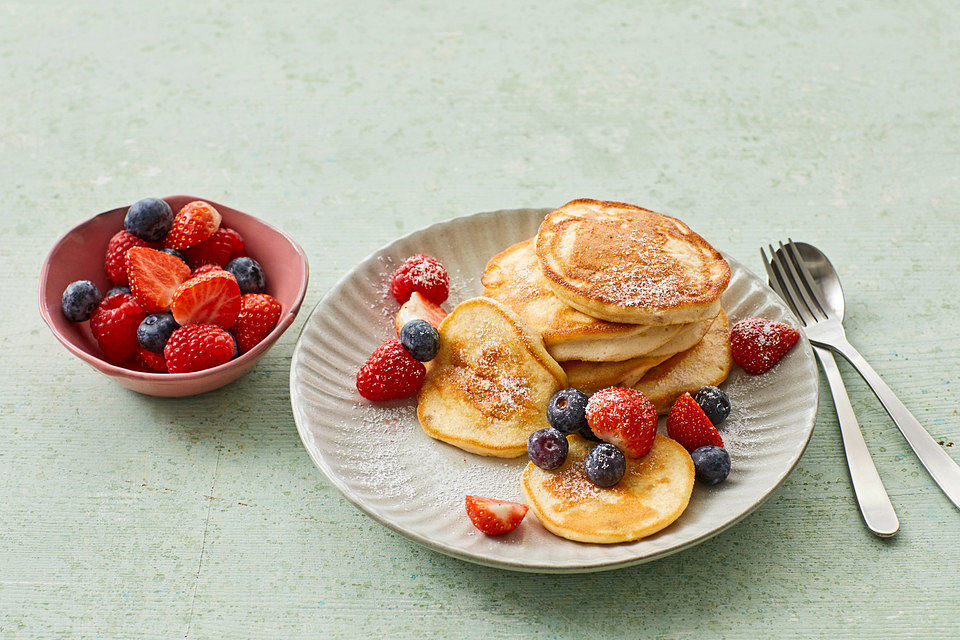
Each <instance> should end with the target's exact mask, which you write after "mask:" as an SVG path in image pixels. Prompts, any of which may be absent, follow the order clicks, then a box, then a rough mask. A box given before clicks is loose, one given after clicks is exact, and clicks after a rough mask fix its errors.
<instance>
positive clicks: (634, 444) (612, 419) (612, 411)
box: [587, 387, 657, 458]
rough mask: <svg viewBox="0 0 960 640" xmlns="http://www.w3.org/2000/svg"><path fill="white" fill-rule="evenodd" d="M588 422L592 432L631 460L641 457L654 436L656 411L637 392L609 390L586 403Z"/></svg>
mask: <svg viewBox="0 0 960 640" xmlns="http://www.w3.org/2000/svg"><path fill="white" fill-rule="evenodd" d="M587 423H588V424H589V425H590V429H591V430H592V431H593V433H594V434H595V435H596V436H597V437H598V438H600V439H601V440H603V441H604V442H608V443H610V444H612V445H614V446H616V447H617V448H619V449H620V450H621V451H623V453H624V455H626V456H628V457H630V458H642V457H643V456H645V455H647V454H648V453H650V449H652V448H653V441H654V438H656V436H657V410H656V408H654V406H653V403H651V402H650V401H649V400H648V399H647V396H645V395H643V394H642V393H640V392H639V391H637V390H636V389H625V388H622V387H610V388H608V389H603V390H601V391H598V392H596V393H595V394H593V396H591V398H590V400H589V402H587Z"/></svg>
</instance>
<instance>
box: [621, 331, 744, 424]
mask: <svg viewBox="0 0 960 640" xmlns="http://www.w3.org/2000/svg"><path fill="white" fill-rule="evenodd" d="M732 366H733V356H732V355H731V354H730V330H729V328H728V327H727V314H725V313H723V312H721V313H720V315H718V316H717V318H716V319H715V320H714V321H713V324H711V325H710V329H709V330H708V331H707V334H706V335H705V336H703V340H701V341H700V342H699V343H697V345H696V346H694V347H693V348H692V349H688V350H686V351H684V352H683V353H678V354H677V355H675V356H673V357H672V358H670V359H669V360H666V361H665V362H663V363H661V364H659V365H657V366H655V367H654V368H652V369H650V370H649V371H648V372H647V373H646V374H644V376H643V377H642V378H640V381H639V382H638V383H637V384H635V385H633V388H634V389H637V390H638V391H642V392H643V395H645V396H647V398H648V399H649V400H650V402H652V403H653V406H655V407H656V408H657V413H659V414H661V415H662V414H664V413H667V412H669V411H670V406H671V405H672V404H673V401H674V400H676V399H677V398H679V397H680V396H681V395H683V394H684V393H685V392H687V391H689V392H690V393H693V392H695V391H696V390H697V389H699V388H700V387H705V386H707V385H718V384H720V383H721V382H723V381H724V380H726V379H727V376H728V375H730V368H731V367H732Z"/></svg>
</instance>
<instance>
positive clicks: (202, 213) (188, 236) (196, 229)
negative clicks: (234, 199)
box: [164, 200, 221, 249]
mask: <svg viewBox="0 0 960 640" xmlns="http://www.w3.org/2000/svg"><path fill="white" fill-rule="evenodd" d="M220 219H221V217H220V212H219V211H217V210H216V209H214V208H213V207H212V206H211V205H210V204H208V203H206V202H203V201H202V200H197V201H195V202H190V203H187V204H185V205H184V206H183V208H182V209H180V211H179V212H177V215H176V216H175V217H174V219H173V226H172V227H170V232H169V233H168V234H167V237H166V240H164V244H165V245H166V246H167V247H170V248H172V249H188V248H190V247H195V246H197V245H198V244H200V243H201V242H203V241H204V240H206V239H208V238H210V237H212V236H213V234H214V233H216V232H217V229H218V228H220Z"/></svg>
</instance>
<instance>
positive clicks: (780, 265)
mask: <svg viewBox="0 0 960 640" xmlns="http://www.w3.org/2000/svg"><path fill="white" fill-rule="evenodd" d="M767 248H768V249H770V255H771V258H772V259H771V264H772V265H773V270H774V271H775V272H776V273H777V275H778V276H779V277H780V282H781V284H783V286H784V292H785V293H786V294H787V296H786V297H787V299H789V300H790V301H791V302H792V303H793V305H792V306H793V309H794V311H795V312H796V313H797V317H799V318H800V321H801V322H802V323H803V324H804V325H806V324H808V323H810V322H816V321H817V318H816V316H814V315H813V313H812V312H811V311H810V308H809V307H807V305H806V302H805V301H804V300H803V298H802V297H801V296H800V294H799V293H798V291H797V290H796V288H794V283H793V280H792V277H791V274H790V272H789V271H788V270H787V266H786V265H785V264H784V262H785V261H786V260H785V258H784V257H783V255H782V254H779V253H777V252H776V251H775V250H774V248H773V245H769V244H768V245H767Z"/></svg>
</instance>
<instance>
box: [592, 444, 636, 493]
mask: <svg viewBox="0 0 960 640" xmlns="http://www.w3.org/2000/svg"><path fill="white" fill-rule="evenodd" d="M583 470H584V471H586V472H587V477H588V478H590V481H591V482H593V484H595V485H597V486H598V487H612V486H613V485H615V484H617V483H618V482H620V478H622V477H623V474H624V473H625V472H626V470H627V459H626V458H625V457H623V452H622V451H620V449H618V448H617V447H615V446H614V445H612V444H607V443H606V442H604V443H602V444H598V445H597V446H595V447H594V448H593V449H591V450H590V453H588V454H587V457H586V458H585V459H584V461H583Z"/></svg>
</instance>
